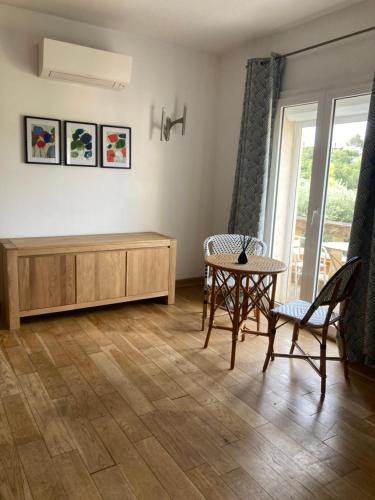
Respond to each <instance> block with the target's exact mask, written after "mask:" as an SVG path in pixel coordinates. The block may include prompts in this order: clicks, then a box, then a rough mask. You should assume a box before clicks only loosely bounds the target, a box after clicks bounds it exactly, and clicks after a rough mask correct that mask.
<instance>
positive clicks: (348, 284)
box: [301, 257, 361, 324]
mask: <svg viewBox="0 0 375 500" xmlns="http://www.w3.org/2000/svg"><path fill="white" fill-rule="evenodd" d="M360 266H361V259H360V258H359V257H352V258H351V259H349V260H348V262H347V263H346V264H344V265H343V266H342V267H341V268H340V269H339V270H338V271H336V273H335V274H334V275H333V276H332V277H331V278H330V279H329V280H328V281H327V283H326V284H325V285H324V287H323V288H322V289H321V291H320V293H319V294H318V295H317V297H316V298H315V300H314V302H313V303H312V304H311V306H310V308H309V310H308V311H307V313H306V314H305V317H304V318H303V319H302V321H301V323H302V324H304V323H307V321H308V320H309V318H310V317H311V316H312V314H314V311H316V310H317V309H318V308H319V307H320V306H329V311H333V309H334V308H335V307H336V305H337V304H339V303H340V302H343V301H345V300H347V299H349V298H350V296H351V293H352V290H353V287H354V285H355V281H356V279H357V277H358V273H359V270H360ZM329 311H328V312H329ZM328 320H329V318H328Z"/></svg>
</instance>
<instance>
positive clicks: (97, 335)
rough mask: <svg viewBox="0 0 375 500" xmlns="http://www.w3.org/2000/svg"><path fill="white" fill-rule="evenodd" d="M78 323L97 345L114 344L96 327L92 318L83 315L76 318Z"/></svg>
mask: <svg viewBox="0 0 375 500" xmlns="http://www.w3.org/2000/svg"><path fill="white" fill-rule="evenodd" d="M76 322H77V324H78V325H79V326H80V327H81V328H82V330H84V331H85V332H86V334H87V335H88V336H89V337H90V338H91V339H92V340H93V341H94V342H95V343H96V344H97V345H99V346H105V345H109V344H112V341H111V340H110V339H109V338H108V337H106V335H105V334H104V333H102V331H101V330H100V328H98V327H97V326H96V324H95V321H93V319H92V317H91V316H89V317H87V316H83V315H82V316H80V317H79V318H76Z"/></svg>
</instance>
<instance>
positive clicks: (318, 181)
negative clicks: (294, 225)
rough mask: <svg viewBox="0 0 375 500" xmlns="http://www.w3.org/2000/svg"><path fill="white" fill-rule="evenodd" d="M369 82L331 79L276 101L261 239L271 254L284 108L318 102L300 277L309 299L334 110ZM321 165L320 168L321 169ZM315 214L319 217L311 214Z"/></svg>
mask: <svg viewBox="0 0 375 500" xmlns="http://www.w3.org/2000/svg"><path fill="white" fill-rule="evenodd" d="M371 85H372V81H371V79H370V78H365V79H364V78H362V79H359V80H357V81H356V82H351V83H349V84H348V85H346V86H342V85H341V82H340V84H337V82H336V84H335V83H334V82H332V84H331V85H329V86H328V87H326V88H325V89H313V90H309V91H306V92H293V93H291V92H288V91H286V92H282V93H281V97H280V99H279V102H278V108H277V113H276V119H275V132H274V142H273V148H272V162H271V169H270V174H269V185H268V193H267V205H266V220H265V234H264V239H265V241H266V243H267V245H268V248H269V253H270V254H271V253H272V248H273V243H274V241H273V240H274V224H275V210H276V205H277V185H278V177H279V160H280V148H281V139H282V132H283V117H284V108H286V107H288V106H298V105H303V104H309V103H314V102H317V103H318V111H317V120H316V136H315V146H314V157H313V166H312V176H311V185H310V197H309V207H308V214H307V226H306V242H309V243H307V245H306V248H305V255H304V263H303V271H302V272H303V276H302V280H301V298H304V299H306V300H311V299H312V297H313V296H314V295H315V292H316V284H317V273H318V272H319V261H320V248H321V240H322V227H323V224H324V214H325V202H326V191H327V179H328V175H329V168H328V162H329V160H330V154H331V140H332V137H331V135H332V130H333V119H334V109H335V103H336V100H337V99H342V98H348V97H352V96H356V95H364V94H369V93H371ZM322 167H323V168H322ZM314 214H315V215H316V214H318V217H316V216H314Z"/></svg>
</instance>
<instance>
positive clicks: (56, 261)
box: [18, 254, 76, 311]
mask: <svg viewBox="0 0 375 500" xmlns="http://www.w3.org/2000/svg"><path fill="white" fill-rule="evenodd" d="M18 287H19V300H20V310H21V311H30V310H32V309H43V308H47V307H54V306H64V305H68V304H74V303H75V301H76V293H75V256H74V255H69V254H68V255H41V256H33V257H19V258H18Z"/></svg>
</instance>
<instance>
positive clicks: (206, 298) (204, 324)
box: [202, 289, 208, 332]
mask: <svg viewBox="0 0 375 500" xmlns="http://www.w3.org/2000/svg"><path fill="white" fill-rule="evenodd" d="M207 307H208V290H207V289H205V290H204V297H203V311H202V332H204V329H205V326H206V318H207Z"/></svg>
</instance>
